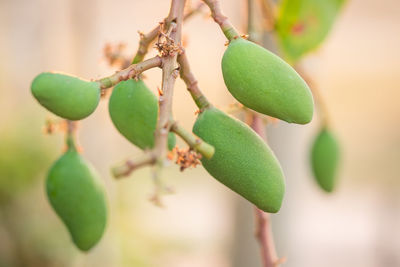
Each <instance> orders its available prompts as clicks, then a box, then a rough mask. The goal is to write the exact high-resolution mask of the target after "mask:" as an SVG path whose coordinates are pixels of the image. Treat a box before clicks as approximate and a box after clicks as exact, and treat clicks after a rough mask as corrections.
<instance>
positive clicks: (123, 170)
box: [111, 152, 156, 178]
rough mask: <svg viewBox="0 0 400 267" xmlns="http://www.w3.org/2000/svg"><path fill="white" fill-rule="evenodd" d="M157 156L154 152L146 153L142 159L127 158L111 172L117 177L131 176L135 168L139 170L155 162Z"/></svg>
mask: <svg viewBox="0 0 400 267" xmlns="http://www.w3.org/2000/svg"><path fill="white" fill-rule="evenodd" d="M155 161H156V158H155V157H154V155H153V154H152V153H149V152H147V153H144V155H143V156H142V157H141V158H140V159H136V160H134V161H133V160H130V159H128V160H126V161H125V162H123V163H122V164H121V165H118V166H115V167H113V168H112V169H111V173H112V175H113V176H114V177H115V178H122V177H126V176H129V175H130V174H131V173H132V172H133V171H134V170H137V169H139V168H141V167H144V166H146V165H151V164H154V162H155Z"/></svg>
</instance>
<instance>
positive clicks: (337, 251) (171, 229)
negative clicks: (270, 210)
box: [0, 0, 400, 267]
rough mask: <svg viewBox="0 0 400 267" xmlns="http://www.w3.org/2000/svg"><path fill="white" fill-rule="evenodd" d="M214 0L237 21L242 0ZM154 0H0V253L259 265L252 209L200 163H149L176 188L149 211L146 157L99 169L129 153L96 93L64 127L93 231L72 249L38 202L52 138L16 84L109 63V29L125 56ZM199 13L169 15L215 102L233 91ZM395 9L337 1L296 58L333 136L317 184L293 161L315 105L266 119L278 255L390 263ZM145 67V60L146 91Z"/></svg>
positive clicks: (397, 71) (334, 262)
mask: <svg viewBox="0 0 400 267" xmlns="http://www.w3.org/2000/svg"><path fill="white" fill-rule="evenodd" d="M221 2H222V5H223V8H224V10H225V12H226V13H227V15H228V16H229V17H230V18H231V19H232V21H233V23H234V24H235V25H237V26H238V28H240V29H241V30H242V31H243V32H244V29H245V27H244V25H245V1H243V0H234V1H233V0H232V1H228V0H222V1H221ZM168 8H169V1H165V0H151V1H150V0H149V1H139V0H137V1H134V0H113V1H110V0H101V1H100V0H99V1H95V0H86V1H78V0H54V1H49V0H0V36H1V37H0V40H1V41H0V59H1V60H0V107H1V113H0V266H2V267H3V266H28V267H30V266H42V267H45V266H73V267H78V266H96V267H97V266H139V267H147V266H149V267H150V266H163V267H168V266H173V267H197V266H208V267H228V266H235V267H244V266H246V267H247V266H248V267H256V266H261V265H260V259H259V250H258V246H257V243H256V241H255V239H254V237H253V233H254V222H253V208H252V206H251V205H250V204H249V203H248V202H246V201H244V200H243V199H241V198H240V197H238V196H237V195H235V194H234V193H232V192H231V191H229V190H228V189H227V188H225V187H224V186H222V185H221V184H219V183H218V182H216V181H215V180H214V179H213V178H212V177H210V176H209V175H208V174H207V173H206V172H205V171H204V170H203V169H202V167H198V168H196V169H189V170H186V171H184V172H183V173H181V172H179V170H178V167H177V166H175V165H174V164H171V166H169V167H168V168H167V169H166V170H165V172H164V175H163V179H164V182H165V183H166V184H167V185H169V186H171V187H172V188H173V189H174V190H175V192H176V193H175V194H173V195H170V196H166V197H164V198H163V201H164V204H165V208H162V209H160V208H157V207H155V206H154V205H152V204H151V203H150V202H149V201H148V198H149V196H150V195H151V193H152V190H153V187H152V182H151V177H150V169H149V168H144V169H141V170H139V171H137V172H135V173H134V174H132V175H131V176H130V177H129V178H126V179H123V180H120V181H115V180H113V179H112V177H111V176H110V174H109V168H110V166H112V165H113V164H115V163H117V162H119V161H121V160H123V159H124V158H126V157H127V156H135V155H136V156H138V155H140V153H141V152H140V151H139V150H138V149H137V148H135V147H133V146H132V145H130V143H128V142H127V141H126V140H125V139H124V138H123V137H122V136H120V135H119V134H118V133H117V131H116V130H115V128H114V127H113V125H112V123H111V120H110V118H109V116H108V111H107V100H103V101H102V102H101V104H100V105H99V107H98V109H97V110H96V112H95V113H94V114H93V115H92V116H91V117H89V118H87V119H85V120H83V121H82V122H81V124H80V129H79V139H80V144H81V146H82V147H83V155H84V156H85V157H86V158H87V159H88V160H89V161H91V162H92V163H93V164H94V165H95V166H96V168H97V169H98V170H99V172H100V173H101V175H102V178H103V180H104V182H105V184H106V187H107V195H108V201H109V211H110V212H109V215H110V216H109V222H108V227H107V230H106V233H105V236H104V238H103V240H102V241H101V242H100V243H99V245H98V246H97V247H95V248H94V249H93V250H92V251H91V252H90V253H88V254H82V253H80V252H79V251H77V249H76V248H75V247H74V246H73V245H72V243H71V242H70V237H69V236H68V233H67V232H66V229H65V228H64V226H63V225H62V224H61V222H60V220H59V219H58V218H57V217H56V215H55V214H54V212H53V211H52V210H51V208H50V205H49V204H48V202H47V199H46V195H45V191H44V179H45V176H46V172H47V169H48V168H49V166H50V165H51V163H52V162H53V161H54V160H55V159H56V158H57V157H58V156H59V155H60V154H61V153H62V151H63V149H64V147H63V135H62V133H60V132H59V133H56V134H53V135H45V134H44V133H43V127H44V124H45V120H46V119H47V118H52V119H55V117H53V116H51V115H50V114H49V113H48V112H47V111H45V110H44V109H43V108H42V107H40V106H39V104H38V103H36V102H35V101H34V99H33V98H32V96H31V94H30V82H31V81H32V79H33V78H34V76H35V75H37V74H38V73H40V72H42V71H47V70H62V71H65V72H68V73H72V74H75V75H79V76H82V77H85V78H88V79H89V78H98V77H101V76H104V75H107V74H110V73H112V72H113V71H114V70H115V69H113V68H111V67H109V66H108V65H107V63H106V61H105V60H104V58H103V57H102V52H103V47H104V45H105V44H106V43H108V42H111V43H114V44H116V43H118V42H124V43H126V44H127V50H126V51H127V54H128V55H130V54H132V53H133V51H135V50H136V48H137V43H138V39H139V36H138V34H137V31H138V30H141V31H144V32H146V31H148V30H150V29H152V28H153V27H154V26H155V25H156V23H158V22H159V21H161V20H162V18H163V17H164V16H165V15H166V14H167V12H168ZM205 14H206V15H198V16H196V17H194V18H193V19H191V20H190V21H188V22H187V23H186V24H185V27H184V32H185V36H186V41H187V54H188V57H189V59H190V61H191V65H192V68H193V71H194V73H195V74H196V76H197V78H198V80H199V84H200V86H201V88H202V89H203V90H204V92H205V93H206V95H207V96H208V97H209V99H210V100H211V101H212V102H213V103H215V104H216V105H217V106H218V107H221V108H224V107H226V106H228V105H229V104H230V103H233V102H234V100H233V98H232V97H231V96H230V95H229V94H228V92H227V90H226V89H225V87H224V83H223V80H222V74H221V70H220V60H221V57H222V54H223V51H224V49H225V46H224V43H225V40H224V36H223V35H222V34H221V32H220V30H219V29H218V27H217V26H216V25H215V24H214V23H213V22H212V20H211V19H210V18H209V16H207V12H205ZM399 14H400V2H399V1H397V0H381V1H376V0H349V1H348V3H347V4H346V6H345V8H344V9H343V12H342V13H341V15H340V17H339V18H338V21H337V23H336V24H335V26H334V28H333V30H332V32H331V34H330V35H329V37H328V38H327V40H326V42H325V43H324V45H323V46H322V47H321V48H320V49H319V50H318V51H317V52H315V53H313V54H312V55H310V56H308V57H307V58H306V59H304V60H303V65H304V66H305V68H306V70H307V72H308V73H309V75H310V76H312V78H313V79H314V81H315V83H316V84H317V85H318V87H319V88H320V89H321V92H322V95H323V96H324V99H325V101H326V103H327V106H328V108H329V110H330V113H331V117H332V118H331V119H332V125H333V129H334V132H335V133H336V135H337V137H338V139H339V140H340V143H341V147H342V153H343V157H342V162H341V166H340V172H339V177H338V178H339V182H338V185H337V188H336V191H335V192H334V193H333V194H331V195H327V194H324V193H323V192H322V191H321V190H320V189H319V188H318V187H317V185H316V183H315V182H314V181H313V179H312V176H311V173H310V169H309V164H308V158H309V157H308V153H309V148H310V144H311V142H312V139H313V137H314V135H315V134H316V131H317V130H318V125H319V124H318V116H316V117H315V118H314V120H313V122H312V123H311V124H309V125H306V126H297V125H289V124H287V123H284V122H280V123H277V124H273V125H270V126H268V129H267V131H268V141H269V143H270V145H271V146H272V148H273V150H274V151H275V153H276V155H277V157H278V158H279V160H280V161H281V163H282V166H283V169H284V172H285V174H286V183H287V193H286V197H285V200H284V204H283V207H282V209H281V211H280V212H279V213H278V214H276V215H273V216H272V218H273V230H274V235H275V242H276V244H277V249H278V254H279V256H285V257H286V258H287V263H286V264H285V265H284V266H296V267H301V266H307V267H310V266H313V267H314V266H315V267H319V266H324V267H329V266H360V267H361V266H362V267H372V266H374V267H378V266H379V267H382V266H384V267H386V266H387V267H394V266H400V230H399V225H400V181H399V178H400V105H399V99H400V88H399V84H400V53H399V52H398V49H399V47H400V16H399ZM153 53H154V52H153ZM160 74H161V72H160V71H159V70H151V71H149V72H147V73H146V76H147V80H146V82H147V84H148V85H149V87H150V88H152V89H153V90H156V88H157V86H158V85H160V77H161V75H160ZM195 111H196V107H195V105H194V104H193V103H192V101H191V99H190V96H189V95H188V94H187V92H186V89H185V86H184V84H183V82H181V81H180V80H178V81H177V86H176V93H175V99H174V115H175V117H176V118H177V119H178V120H179V121H180V122H181V123H182V124H183V125H184V126H185V127H186V128H187V129H191V125H192V124H193V122H194V120H195V115H194V113H195ZM180 144H181V145H183V144H182V143H180Z"/></svg>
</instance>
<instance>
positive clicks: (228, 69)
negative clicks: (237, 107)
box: [222, 38, 314, 124]
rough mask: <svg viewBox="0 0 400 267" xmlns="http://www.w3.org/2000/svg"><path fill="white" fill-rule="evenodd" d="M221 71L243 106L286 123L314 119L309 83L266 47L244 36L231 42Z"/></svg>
mask: <svg viewBox="0 0 400 267" xmlns="http://www.w3.org/2000/svg"><path fill="white" fill-rule="evenodd" d="M222 73H223V76H224V81H225V84H226V86H227V87H228V90H229V91H230V92H231V94H232V95H233V96H234V97H235V98H236V99H237V100H238V101H239V102H240V103H242V104H243V105H245V106H247V107H249V108H251V109H253V110H255V111H257V112H260V113H263V114H266V115H269V116H272V117H276V118H279V119H281V120H284V121H287V122H293V123H299V124H306V123H308V122H310V121H311V119H312V116H313V110H314V103H313V98H312V94H311V92H310V89H309V88H308V86H307V84H306V83H305V82H304V80H303V79H302V78H301V77H300V76H299V75H298V74H297V72H296V71H295V70H294V69H293V68H292V67H291V66H290V65H289V64H287V63H286V62H284V61H283V60H282V59H280V58H279V57H278V56H276V55H274V54H273V53H271V52H269V51H268V50H266V49H264V48H263V47H261V46H259V45H257V44H255V43H253V42H250V41H247V40H244V39H241V38H238V39H236V40H233V41H231V43H230V44H229V46H228V49H227V50H226V51H225V53H224V56H223V58H222Z"/></svg>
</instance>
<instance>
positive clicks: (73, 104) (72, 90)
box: [31, 72, 100, 120]
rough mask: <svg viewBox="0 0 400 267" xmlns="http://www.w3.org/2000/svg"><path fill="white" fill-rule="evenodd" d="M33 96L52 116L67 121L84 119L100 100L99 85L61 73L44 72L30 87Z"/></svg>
mask: <svg viewBox="0 0 400 267" xmlns="http://www.w3.org/2000/svg"><path fill="white" fill-rule="evenodd" d="M31 91H32V94H33V96H34V97H35V98H36V100H37V101H39V103H40V104H41V105H42V106H43V107H45V108H46V109H48V110H49V111H51V112H53V113H54V114H56V115H58V116H60V117H62V118H65V119H69V120H81V119H83V118H86V117H87V116H89V115H90V114H92V113H93V111H94V110H95V109H96V107H97V105H98V104H99V100H100V85H99V84H98V83H97V82H91V81H86V80H82V79H80V78H78V77H73V76H69V75H66V74H61V73H51V72H44V73H41V74H39V75H38V76H36V78H35V79H34V80H33V82H32V85H31Z"/></svg>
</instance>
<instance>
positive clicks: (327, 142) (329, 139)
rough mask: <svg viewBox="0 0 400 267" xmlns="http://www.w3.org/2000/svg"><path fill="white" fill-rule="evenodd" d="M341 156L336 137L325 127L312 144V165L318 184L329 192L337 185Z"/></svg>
mask: <svg viewBox="0 0 400 267" xmlns="http://www.w3.org/2000/svg"><path fill="white" fill-rule="evenodd" d="M339 157H340V151H339V145H338V143H337V141H336V139H335V137H334V136H333V135H332V134H331V133H330V132H329V131H328V130H327V129H325V128H323V129H322V130H321V131H320V132H319V134H318V136H317V138H316V139H315V141H314V144H313V146H312V150H311V167H312V171H313V173H314V177H315V179H316V181H317V183H318V185H319V186H320V187H321V188H322V189H323V190H325V191H326V192H328V193H329V192H332V191H333V189H334V186H335V175H336V171H337V166H338V163H339Z"/></svg>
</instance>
